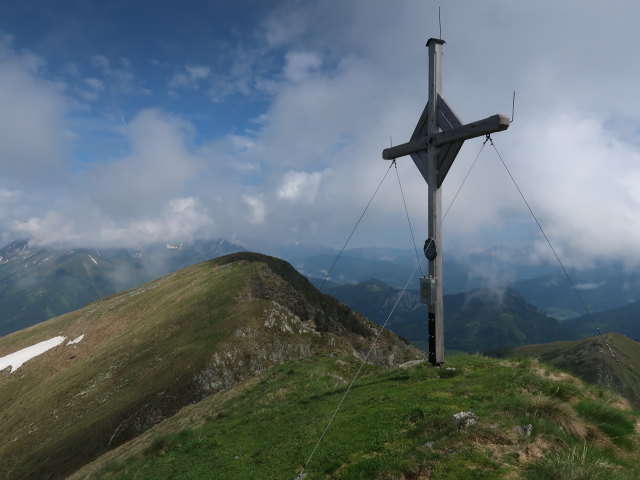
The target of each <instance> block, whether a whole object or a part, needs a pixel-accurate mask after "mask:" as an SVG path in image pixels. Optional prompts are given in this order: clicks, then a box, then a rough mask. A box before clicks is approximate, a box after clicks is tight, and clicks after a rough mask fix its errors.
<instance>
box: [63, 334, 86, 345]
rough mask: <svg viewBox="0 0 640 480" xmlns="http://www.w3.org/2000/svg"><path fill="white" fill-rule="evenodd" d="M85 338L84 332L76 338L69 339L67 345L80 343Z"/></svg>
mask: <svg viewBox="0 0 640 480" xmlns="http://www.w3.org/2000/svg"><path fill="white" fill-rule="evenodd" d="M83 338H84V333H83V334H82V335H80V336H79V337H78V338H74V339H73V340H69V341H68V342H67V345H73V344H74V343H80V342H81V341H82V339H83Z"/></svg>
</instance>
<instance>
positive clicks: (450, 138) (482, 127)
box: [433, 114, 511, 147]
mask: <svg viewBox="0 0 640 480" xmlns="http://www.w3.org/2000/svg"><path fill="white" fill-rule="evenodd" d="M510 123H511V119H510V118H509V117H507V116H506V115H500V114H496V115H492V116H490V117H487V118H485V119H482V120H478V121H477V122H472V123H468V124H466V125H462V126H461V127H458V128H452V129H451V130H447V131H446V132H441V133H438V134H436V135H434V139H433V143H434V144H435V145H436V146H438V147H439V146H442V145H446V144H448V143H456V142H460V141H465V140H469V139H470V138H475V137H481V136H482V135H487V134H489V133H494V132H502V131H504V130H506V129H507V128H509V124H510Z"/></svg>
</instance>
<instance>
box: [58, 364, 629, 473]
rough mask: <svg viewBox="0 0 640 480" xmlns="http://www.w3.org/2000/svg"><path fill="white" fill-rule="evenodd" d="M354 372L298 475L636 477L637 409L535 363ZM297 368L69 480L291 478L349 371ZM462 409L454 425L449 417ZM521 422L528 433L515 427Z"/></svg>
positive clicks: (152, 434)
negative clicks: (462, 422) (464, 420)
mask: <svg viewBox="0 0 640 480" xmlns="http://www.w3.org/2000/svg"><path fill="white" fill-rule="evenodd" d="M449 365H450V366H451V367H452V368H455V370H438V369H434V368H431V367H429V366H427V365H425V364H421V365H418V366H415V367H411V368H407V369H392V370H381V369H380V368H378V367H374V366H370V365H367V366H366V368H365V370H364V371H363V376H362V378H361V379H359V380H358V382H357V383H356V385H355V386H354V388H353V389H352V391H351V393H350V396H349V397H348V398H347V401H346V402H345V404H344V408H343V410H342V411H341V412H340V413H339V415H338V416H337V417H336V420H335V422H334V424H333V425H332V428H331V430H330V431H329V433H328V434H327V436H326V437H325V439H324V441H323V443H322V444H321V446H320V448H319V449H318V451H317V453H316V456H315V457H314V459H313V461H312V462H311V464H310V465H309V466H308V468H307V473H308V477H307V478H309V479H336V480H338V479H339V480H356V479H358V480H364V479H368V480H371V479H381V480H382V479H395V480H409V479H412V480H417V479H429V478H434V479H439V480H440V479H466V478H474V479H479V478H480V479H482V478H485V479H502V478H504V479H511V480H513V479H519V478H521V479H529V480H543V479H557V478H563V479H568V480H571V479H585V480H586V479H589V480H593V479H596V480H597V479H600V478H603V479H604V478H606V479H607V480H618V479H620V480H623V479H635V478H638V477H639V476H640V462H639V461H638V460H640V453H639V451H638V446H639V438H638V432H637V431H636V422H637V420H638V413H637V412H634V411H631V410H629V409H628V407H627V406H625V405H626V404H625V402H624V401H622V400H621V399H620V398H619V397H618V396H616V395H615V394H612V393H610V392H608V391H604V390H602V389H599V388H597V387H594V386H590V385H587V384H585V383H583V382H581V381H579V380H577V379H575V378H573V377H570V376H569V375H567V374H564V373H561V372H557V371H554V370H549V369H547V368H546V367H542V366H540V365H539V364H537V362H535V361H531V360H525V361H504V360H496V359H487V358H483V357H479V356H466V355H462V356H458V357H455V358H454V359H453V360H452V361H451V362H450V363H449ZM357 366H358V364H357V361H356V360H355V359H354V358H352V357H342V358H331V357H327V358H323V359H306V360H301V361H297V362H292V363H289V364H285V365H282V366H279V367H275V368H274V369H272V370H271V371H269V372H267V373H265V374H263V375H262V376H261V377H259V378H257V379H254V380H252V381H251V382H250V383H247V384H243V385H240V386H238V387H236V388H235V389H232V390H231V391H229V392H227V393H225V394H223V395H216V396H214V397H211V398H207V399H204V400H203V401H201V402H200V403H198V404H197V405H193V406H191V407H187V408H185V409H183V410H182V411H181V412H180V413H178V414H177V415H176V416H174V417H173V418H171V419H168V420H166V421H165V422H163V423H161V424H159V425H158V426H156V427H154V428H153V429H152V430H150V431H148V432H146V433H145V434H144V435H142V436H141V437H139V438H137V439H135V440H133V441H132V442H130V443H127V444H125V445H123V446H121V447H120V448H118V449H116V450H114V451H112V452H110V453H108V454H106V455H105V456H103V457H101V458H100V459H98V460H97V461H96V462H94V463H92V464H90V465H87V466H85V467H84V468H82V469H81V470H80V471H78V472H77V473H76V474H74V475H72V476H71V477H69V479H68V480H98V479H100V480H126V479H131V480H133V479H135V480H152V479H153V480H159V479H172V480H179V479H190V480H200V479H202V480H204V479H207V480H213V479H227V480H232V479H247V478H259V479H261V480H269V479H287V478H293V477H294V476H295V474H296V473H297V471H299V469H300V467H301V462H303V461H304V460H305V459H306V457H307V455H308V454H309V453H310V451H311V449H312V448H313V445H314V444H315V441H316V440H317V438H318V436H319V434H320V432H321V431H322V429H323V428H324V425H325V423H326V421H327V419H328V418H329V417H330V415H331V412H332V410H333V408H335V405H336V404H337V402H338V401H339V398H340V396H341V395H342V393H343V392H344V389H345V388H346V384H345V382H347V381H348V380H349V378H350V376H351V375H352V374H353V372H354V371H355V369H356V368H357ZM460 411H472V412H473V413H474V414H476V415H477V417H478V421H477V423H476V424H475V425H472V426H469V427H468V428H464V429H460V428H459V427H458V425H456V423H455V422H454V421H453V419H452V415H453V414H455V413H458V412H460ZM528 424H531V425H532V426H533V430H532V434H531V435H530V436H527V435H524V434H521V433H518V432H517V425H528Z"/></svg>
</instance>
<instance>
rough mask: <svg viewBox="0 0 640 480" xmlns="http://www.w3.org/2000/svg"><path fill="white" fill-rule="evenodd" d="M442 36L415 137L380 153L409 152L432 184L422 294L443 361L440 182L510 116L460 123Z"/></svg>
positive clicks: (432, 342) (434, 359)
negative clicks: (467, 147)
mask: <svg viewBox="0 0 640 480" xmlns="http://www.w3.org/2000/svg"><path fill="white" fill-rule="evenodd" d="M443 44H444V40H441V39H438V38H430V39H429V41H428V42H427V48H428V49H429V101H428V103H427V106H426V107H425V108H424V110H423V112H422V115H420V119H419V120H418V124H417V125H416V128H415V130H414V131H413V135H411V140H410V141H408V142H406V143H403V144H401V145H396V146H395V147H390V148H385V149H384V150H383V151H382V158H384V159H386V160H395V159H397V158H399V157H404V156H405V155H410V156H411V158H412V159H413V161H414V163H415V164H416V167H418V170H419V171H420V173H421V174H422V176H423V177H424V179H425V180H426V182H427V184H428V185H429V199H428V200H429V206H428V216H429V218H428V227H429V238H427V241H426V242H425V245H424V254H425V256H426V257H427V260H429V278H421V279H420V290H421V300H422V301H423V302H424V303H427V304H428V305H429V314H428V317H427V320H428V325H429V362H431V363H432V364H434V365H442V364H443V363H444V308H443V302H442V284H443V281H442V252H443V251H444V250H443V248H442V244H443V241H442V192H441V190H440V185H441V184H442V182H443V181H444V178H445V177H446V175H447V172H448V171H449V168H450V167H451V165H452V164H453V161H454V160H455V158H456V155H458V152H459V151H460V147H462V144H463V143H464V141H465V140H469V139H470V138H476V137H481V136H484V135H487V134H490V133H493V132H501V131H503V130H506V129H507V128H509V123H511V121H510V119H509V118H508V117H506V116H504V115H493V116H491V117H487V118H485V119H483V120H478V121H476V122H472V123H467V124H465V125H463V124H462V122H461V121H460V119H459V118H458V117H457V116H456V114H455V113H453V110H452V109H451V107H449V105H448V104H447V102H446V101H445V100H444V98H443V95H442V45H443Z"/></svg>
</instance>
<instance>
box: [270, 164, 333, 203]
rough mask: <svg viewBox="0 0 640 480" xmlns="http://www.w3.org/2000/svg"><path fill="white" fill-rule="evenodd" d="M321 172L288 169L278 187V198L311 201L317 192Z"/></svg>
mask: <svg viewBox="0 0 640 480" xmlns="http://www.w3.org/2000/svg"><path fill="white" fill-rule="evenodd" d="M322 176H323V172H312V173H308V172H298V171H293V170H289V171H288V172H287V173H285V174H284V176H283V178H282V182H281V183H280V186H279V187H278V191H277V195H278V198H281V199H284V200H291V201H293V200H296V201H299V200H303V201H306V202H313V201H315V199H316V196H317V194H318V188H319V186H320V181H321V180H322Z"/></svg>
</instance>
